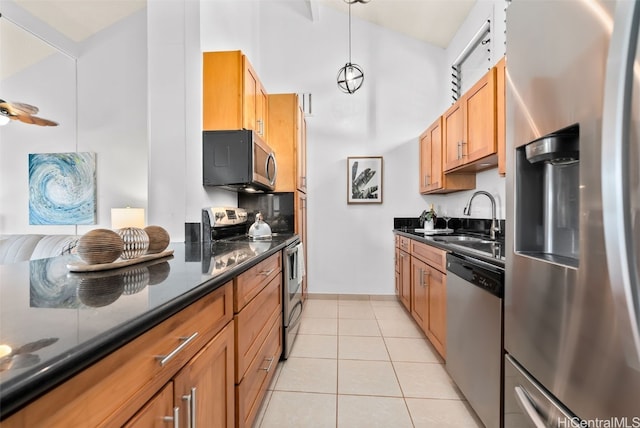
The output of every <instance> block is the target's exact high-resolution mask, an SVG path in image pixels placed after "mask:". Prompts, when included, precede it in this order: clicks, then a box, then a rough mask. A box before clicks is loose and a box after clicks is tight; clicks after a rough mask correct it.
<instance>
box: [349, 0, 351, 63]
mask: <svg viewBox="0 0 640 428" xmlns="http://www.w3.org/2000/svg"><path fill="white" fill-rule="evenodd" d="M349 64H351V3H349Z"/></svg>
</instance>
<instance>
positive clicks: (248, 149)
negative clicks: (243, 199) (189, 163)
mask: <svg viewBox="0 0 640 428" xmlns="http://www.w3.org/2000/svg"><path fill="white" fill-rule="evenodd" d="M277 171H278V167H277V163H276V157H275V154H274V152H273V150H271V148H270V147H269V146H268V145H267V143H265V142H264V141H263V140H262V138H260V136H259V135H257V134H256V133H255V132H253V131H251V130H246V129H242V130H238V131H203V132H202V184H203V185H204V186H217V187H223V188H226V189H229V190H235V191H245V192H268V191H273V190H274V189H275V185H276V175H277Z"/></svg>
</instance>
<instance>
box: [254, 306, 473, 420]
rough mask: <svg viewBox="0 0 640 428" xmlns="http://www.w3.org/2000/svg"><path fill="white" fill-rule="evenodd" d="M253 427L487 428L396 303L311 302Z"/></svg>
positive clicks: (427, 343)
mask: <svg viewBox="0 0 640 428" xmlns="http://www.w3.org/2000/svg"><path fill="white" fill-rule="evenodd" d="M254 427H255V428H258V427H259V428H322V427H332V428H358V427H363V428H364V427H366V428H372V427H380V428H403V427H416V428H431V427H433V428H436V427H438V428H447V427H452V428H454V427H455V428H466V427H469V428H481V427H482V424H481V423H480V422H479V420H478V419H477V417H476V416H475V414H473V412H472V411H471V410H470V409H469V407H468V404H467V403H466V401H465V400H464V398H463V397H462V395H461V394H460V392H459V391H458V389H457V387H456V386H455V384H454V383H453V382H452V381H451V379H450V378H449V376H448V374H447V372H446V370H445V368H444V364H443V361H442V359H441V358H440V356H439V355H438V354H437V353H436V352H435V350H434V349H433V348H432V347H431V345H430V344H429V342H428V341H427V339H426V338H425V337H424V335H423V334H422V332H421V331H420V330H419V329H418V328H417V326H416V324H415V323H414V322H413V320H412V319H411V316H410V315H409V314H408V312H407V311H405V310H404V308H403V307H402V306H401V305H400V303H399V302H397V301H396V300H368V299H367V300H362V299H360V300H354V299H352V298H351V299H350V298H339V299H320V298H311V299H308V300H307V301H306V302H305V308H304V313H303V319H302V324H301V326H300V332H299V335H298V338H297V340H296V343H295V345H294V347H293V350H292V352H291V356H290V357H289V359H288V360H286V361H284V362H281V363H280V364H279V366H278V368H277V372H276V374H275V377H274V379H273V382H272V383H271V385H270V387H269V391H268V393H267V396H266V398H265V400H264V402H263V405H262V408H261V411H260V413H259V414H258V417H257V418H256V422H255V424H254Z"/></svg>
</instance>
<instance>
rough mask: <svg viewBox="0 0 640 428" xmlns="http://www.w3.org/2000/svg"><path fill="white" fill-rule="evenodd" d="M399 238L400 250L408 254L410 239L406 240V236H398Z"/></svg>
mask: <svg viewBox="0 0 640 428" xmlns="http://www.w3.org/2000/svg"><path fill="white" fill-rule="evenodd" d="M399 238H400V249H401V250H402V251H405V252H407V253H408V252H409V251H410V245H409V244H410V242H412V241H411V239H409V238H407V237H406V236H400V237H399Z"/></svg>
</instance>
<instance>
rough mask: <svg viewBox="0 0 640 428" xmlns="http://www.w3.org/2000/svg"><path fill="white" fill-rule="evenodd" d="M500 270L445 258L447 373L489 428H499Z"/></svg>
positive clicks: (461, 257)
mask: <svg viewBox="0 0 640 428" xmlns="http://www.w3.org/2000/svg"><path fill="white" fill-rule="evenodd" d="M503 294H504V269H503V268H501V267H498V266H495V265H492V264H489V263H486V262H483V261H481V260H477V259H474V258H471V257H468V256H464V255H460V254H448V255H447V361H446V369H447V371H448V372H449V375H450V376H451V378H453V380H454V382H455V383H456V385H458V388H460V391H462V393H463V394H464V396H465V397H466V399H467V401H468V402H469V404H470V405H471V407H472V408H473V410H474V411H475V412H476V414H477V415H478V416H479V417H480V420H482V423H484V425H485V426H486V427H487V428H499V427H501V426H502V425H501V415H502V376H503V345H502V296H503Z"/></svg>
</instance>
